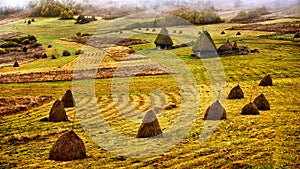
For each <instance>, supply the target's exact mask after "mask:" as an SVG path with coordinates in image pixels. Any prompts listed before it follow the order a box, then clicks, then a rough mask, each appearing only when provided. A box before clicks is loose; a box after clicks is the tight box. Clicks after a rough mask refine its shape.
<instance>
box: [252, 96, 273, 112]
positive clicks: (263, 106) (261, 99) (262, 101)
mask: <svg viewBox="0 0 300 169" xmlns="http://www.w3.org/2000/svg"><path fill="white" fill-rule="evenodd" d="M253 103H254V104H255V105H256V107H257V108H258V110H270V103H269V102H268V100H267V98H266V97H265V95H264V94H261V95H259V96H257V97H256V98H255V99H254V101H253Z"/></svg>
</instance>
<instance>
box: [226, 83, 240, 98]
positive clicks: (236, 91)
mask: <svg viewBox="0 0 300 169" xmlns="http://www.w3.org/2000/svg"><path fill="white" fill-rule="evenodd" d="M242 98H244V92H243V90H242V89H241V87H240V85H237V86H235V87H234V88H232V89H231V91H230V93H229V95H228V99H242Z"/></svg>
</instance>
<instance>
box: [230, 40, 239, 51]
mask: <svg viewBox="0 0 300 169" xmlns="http://www.w3.org/2000/svg"><path fill="white" fill-rule="evenodd" d="M232 50H237V51H239V50H240V48H239V46H238V44H237V43H236V42H234V44H233V46H232Z"/></svg>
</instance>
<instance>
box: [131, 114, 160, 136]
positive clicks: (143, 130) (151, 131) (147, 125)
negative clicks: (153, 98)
mask: <svg viewBox="0 0 300 169" xmlns="http://www.w3.org/2000/svg"><path fill="white" fill-rule="evenodd" d="M155 136H157V137H162V130H161V128H160V125H159V122H158V120H157V118H156V115H155V114H154V111H153V110H149V111H148V112H146V115H145V117H144V119H143V122H142V124H141V126H140V128H139V130H138V134H137V136H136V138H149V137H155Z"/></svg>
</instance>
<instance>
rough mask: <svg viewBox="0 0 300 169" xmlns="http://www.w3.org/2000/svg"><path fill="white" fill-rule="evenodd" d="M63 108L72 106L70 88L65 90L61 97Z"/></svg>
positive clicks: (72, 100)
mask: <svg viewBox="0 0 300 169" xmlns="http://www.w3.org/2000/svg"><path fill="white" fill-rule="evenodd" d="M61 101H62V103H63V105H64V107H65V108H69V107H74V106H75V104H74V98H73V95H72V91H71V90H67V91H66V93H65V95H64V96H63V97H62V99H61Z"/></svg>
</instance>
